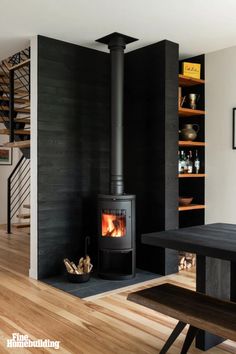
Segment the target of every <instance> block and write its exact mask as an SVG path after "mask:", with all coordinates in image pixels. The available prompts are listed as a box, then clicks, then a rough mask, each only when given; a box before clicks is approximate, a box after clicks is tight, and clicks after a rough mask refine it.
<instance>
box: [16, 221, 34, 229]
mask: <svg viewBox="0 0 236 354" xmlns="http://www.w3.org/2000/svg"><path fill="white" fill-rule="evenodd" d="M12 226H14V227H16V228H17V229H22V228H24V227H30V223H29V222H27V223H14V224H12Z"/></svg>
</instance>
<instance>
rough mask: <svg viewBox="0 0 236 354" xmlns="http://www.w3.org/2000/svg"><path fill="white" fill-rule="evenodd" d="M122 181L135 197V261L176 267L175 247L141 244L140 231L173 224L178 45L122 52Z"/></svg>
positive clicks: (175, 213)
mask: <svg viewBox="0 0 236 354" xmlns="http://www.w3.org/2000/svg"><path fill="white" fill-rule="evenodd" d="M125 67H126V72H125V82H126V89H125V119H124V126H125V142H126V147H125V151H126V153H125V173H126V175H125V185H126V189H125V190H126V191H127V192H128V193H132V194H136V198H137V264H138V266H139V267H142V268H146V269H149V270H152V271H156V272H158V273H162V274H168V273H173V272H174V271H177V256H176V252H174V251H170V250H164V249H161V248H156V247H149V246H146V245H142V244H141V242H140V236H141V234H142V233H148V232H154V231H161V230H168V229H175V228H178V211H177V208H178V179H177V152H178V107H177V97H178V96H177V95H178V93H177V90H178V45H177V44H175V43H173V42H169V41H161V42H159V43H156V44H153V45H151V46H147V47H144V48H141V49H138V50H135V51H133V52H129V53H128V54H126V56H125Z"/></svg>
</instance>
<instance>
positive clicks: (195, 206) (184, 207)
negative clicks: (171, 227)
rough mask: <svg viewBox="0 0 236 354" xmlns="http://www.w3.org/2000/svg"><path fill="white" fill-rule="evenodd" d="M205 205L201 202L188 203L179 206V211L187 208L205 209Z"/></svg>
mask: <svg viewBox="0 0 236 354" xmlns="http://www.w3.org/2000/svg"><path fill="white" fill-rule="evenodd" d="M205 208H206V206H205V205H203V204H190V205H187V206H179V207H178V210H179V211H187V210H198V209H205Z"/></svg>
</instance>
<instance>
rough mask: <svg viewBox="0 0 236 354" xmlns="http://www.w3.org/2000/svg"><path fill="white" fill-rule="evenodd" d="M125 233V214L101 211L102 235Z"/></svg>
mask: <svg viewBox="0 0 236 354" xmlns="http://www.w3.org/2000/svg"><path fill="white" fill-rule="evenodd" d="M125 233H126V219H125V215H115V214H106V213H102V236H110V237H123V236H125Z"/></svg>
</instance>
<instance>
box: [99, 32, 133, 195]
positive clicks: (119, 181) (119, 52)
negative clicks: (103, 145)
mask: <svg viewBox="0 0 236 354" xmlns="http://www.w3.org/2000/svg"><path fill="white" fill-rule="evenodd" d="M136 40H137V39H135V38H132V37H128V36H125V35H123V34H120V33H117V32H114V33H112V34H110V35H108V36H106V37H103V38H101V39H98V40H97V42H100V43H105V44H107V45H108V48H109V50H110V54H111V155H110V158H111V172H110V173H111V174H110V193H111V194H112V195H122V194H124V181H123V100H124V50H125V47H126V44H129V43H132V42H134V41H136Z"/></svg>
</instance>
